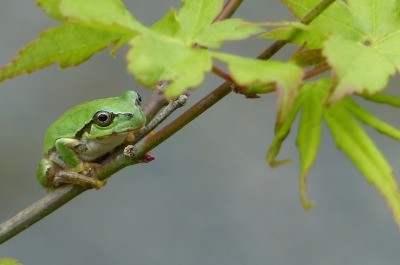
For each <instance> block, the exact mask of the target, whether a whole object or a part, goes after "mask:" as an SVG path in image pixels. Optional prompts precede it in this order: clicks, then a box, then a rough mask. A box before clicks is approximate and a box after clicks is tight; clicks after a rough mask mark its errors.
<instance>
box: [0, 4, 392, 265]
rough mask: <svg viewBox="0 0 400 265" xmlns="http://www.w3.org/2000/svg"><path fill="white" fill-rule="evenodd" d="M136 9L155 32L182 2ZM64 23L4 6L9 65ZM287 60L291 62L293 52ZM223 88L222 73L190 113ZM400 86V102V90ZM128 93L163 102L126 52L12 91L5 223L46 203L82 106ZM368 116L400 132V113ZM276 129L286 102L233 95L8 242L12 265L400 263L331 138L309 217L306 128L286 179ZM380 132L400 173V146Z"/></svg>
mask: <svg viewBox="0 0 400 265" xmlns="http://www.w3.org/2000/svg"><path fill="white" fill-rule="evenodd" d="M125 3H126V5H127V7H128V8H129V9H130V10H131V11H132V12H133V14H134V15H135V16H136V17H137V18H138V19H139V20H141V21H143V23H145V24H147V25H150V24H151V23H153V22H154V21H156V20H157V19H158V18H160V17H161V16H162V15H163V14H164V13H165V12H167V11H168V10H169V8H170V7H171V6H175V7H179V5H180V2H179V1H178V0H176V1H165V0H164V1H156V0H146V1H144V0H137V1H125ZM237 16H239V17H244V18H246V19H248V20H250V21H266V20H269V21H281V20H283V19H291V18H292V16H291V15H290V14H289V12H288V11H287V10H286V8H285V6H283V5H282V4H281V3H279V2H278V1H274V0H249V1H245V2H244V4H243V5H242V7H241V8H240V9H239V11H238V12H237ZM57 24H58V23H57V22H55V21H53V20H51V19H49V18H47V17H46V16H45V15H44V13H43V12H42V10H41V9H40V8H38V7H36V6H35V5H34V1H25V0H13V1H0V64H1V65H4V64H6V63H7V62H9V61H10V60H11V59H12V58H13V57H14V56H15V55H16V54H17V52H18V50H19V49H20V48H21V47H23V46H24V45H25V44H27V43H28V42H30V41H32V40H34V39H35V38H36V37H37V35H38V33H39V32H40V31H42V30H44V29H46V28H48V27H51V26H54V25H57ZM268 43H269V42H268V41H266V40H256V39H254V40H250V41H246V42H243V43H230V44H228V45H226V46H225V48H224V49H225V50H226V51H229V52H234V53H237V54H241V55H245V56H251V57H254V56H256V55H257V54H258V53H260V52H261V51H262V50H263V49H264V48H265V47H266V45H267V44H268ZM285 51H286V54H285V52H283V53H281V54H282V55H281V58H285V56H286V58H287V56H288V53H287V52H291V51H293V50H291V49H290V48H287V49H286V50H285ZM397 81H398V80H397ZM220 82H221V80H220V79H218V78H216V77H213V76H212V75H209V76H208V77H207V80H206V82H205V83H204V84H203V85H202V86H201V87H200V89H199V90H198V91H196V92H194V93H192V96H191V97H190V101H189V102H188V106H190V105H191V104H193V103H194V102H196V100H198V99H200V98H201V97H202V96H204V95H205V94H207V93H209V92H210V91H211V90H212V89H213V88H214V87H216V86H217V85H218V84H219V83H220ZM390 86H391V91H392V92H393V93H396V89H398V86H399V82H396V81H393V82H392V83H391V85H390ZM127 89H133V90H136V91H138V92H139V93H140V94H142V96H143V98H144V101H145V102H146V100H147V99H148V98H149V96H150V94H151V91H150V90H147V89H144V88H142V87H140V86H139V85H138V84H137V83H136V81H135V80H134V78H133V77H132V76H130V75H128V74H127V71H126V68H125V51H120V52H119V53H118V54H117V56H116V58H113V57H111V56H109V55H108V54H107V52H102V53H100V54H97V55H95V56H94V57H93V58H92V59H90V60H89V61H88V62H86V63H85V64H83V65H81V66H79V67H74V68H68V69H65V70H60V69H59V68H58V66H53V67H50V68H48V69H46V70H42V71H39V72H36V73H34V74H32V75H23V76H21V77H18V78H16V79H14V80H11V81H5V82H4V83H2V84H0V128H1V130H0V169H1V170H0V221H4V220H6V219H7V218H9V217H11V216H12V215H13V214H15V213H16V212H18V211H19V210H21V209H23V208H24V207H26V206H28V205H29V204H31V203H32V202H34V201H36V200H38V199H39V198H41V197H42V196H43V195H44V194H45V191H44V190H43V189H42V188H41V187H40V186H39V185H38V183H37V182H36V179H35V176H34V171H35V167H36V164H37V162H38V161H39V160H40V158H41V157H42V151H41V150H42V147H41V146H42V140H43V135H44V133H45V130H46V128H47V126H48V125H49V124H50V123H51V122H52V121H54V120H55V119H56V118H57V117H58V116H59V115H61V114H62V113H63V112H64V111H65V110H67V109H68V108H70V107H72V106H74V105H77V104H79V103H81V102H83V101H86V100H91V99H95V98H99V97H107V96H113V95H118V94H120V93H122V92H123V91H125V90H127ZM367 107H368V108H369V109H370V110H371V111H373V112H374V113H376V114H377V115H378V116H379V117H383V118H384V119H385V120H387V121H390V122H391V123H392V124H398V123H399V118H398V117H399V110H396V109H392V108H390V107H385V106H376V105H373V104H367ZM180 111H183V110H180ZM274 118H275V97H274V95H266V96H262V98H261V99H257V100H250V99H245V98H244V97H242V96H240V95H235V94H232V95H229V96H228V97H226V98H225V99H223V100H222V101H221V102H220V103H218V104H217V105H216V106H214V107H213V108H212V109H210V110H209V111H207V112H206V113H205V114H203V115H202V116H201V117H199V118H198V119H196V120H195V121H193V122H192V123H191V124H190V125H188V126H186V127H185V128H184V129H182V130H181V131H180V132H179V133H177V134H176V135H175V136H174V137H173V138H171V139H169V140H168V141H166V142H164V143H163V144H162V145H161V146H159V147H158V148H157V149H156V150H154V152H153V153H154V155H155V156H156V157H157V160H156V161H154V162H152V163H150V164H146V165H138V166H135V167H130V168H126V169H124V170H123V171H121V172H119V173H118V174H116V175H115V176H114V177H113V178H111V179H110V180H109V183H108V185H107V186H106V187H105V188H104V189H102V190H100V191H89V192H86V193H85V194H82V195H81V196H79V197H77V198H76V199H74V200H73V201H71V202H70V203H68V204H67V205H65V206H64V207H62V208H61V209H59V210H57V211H56V212H54V213H53V214H51V215H50V216H48V217H46V218H45V219H44V220H42V221H40V222H39V223H37V224H35V225H34V226H32V227H31V228H29V229H27V230H26V231H24V232H23V233H21V234H19V235H18V236H16V237H14V238H13V239H11V240H9V241H8V242H6V243H4V244H3V245H1V246H0V257H14V258H17V259H19V260H20V261H21V262H22V263H23V264H58V265H63V264H99V265H101V264H171V265H180V264H199V265H200V264H229V265H233V264H260V265H261V264H276V265H279V264H285V265H287V264H309V265H313V264H315V265H317V264H325V265H331V264H332V265H333V264H352V265H355V264H363V265H369V264H371V265H375V264H399V260H400V233H399V229H398V227H397V226H396V225H395V224H394V221H393V218H392V214H391V212H390V211H389V210H388V208H387V205H386V202H385V201H384V200H383V199H382V198H381V197H380V195H379V194H378V192H377V191H376V190H375V189H374V188H373V187H371V186H370V185H368V184H367V183H366V181H365V180H364V178H363V177H362V176H361V175H360V174H359V172H358V171H357V170H356V168H355V167H354V166H353V165H352V164H351V163H350V162H349V161H348V160H347V158H346V157H345V156H344V155H343V154H342V153H341V152H340V151H339V150H337V149H336V147H335V146H334V144H333V141H332V139H331V137H330V135H329V134H328V133H327V130H326V128H324V138H323V142H322V145H321V149H320V152H319V156H318V159H317V164H316V165H315V166H314V168H313V169H312V171H311V173H310V176H309V181H308V189H309V197H310V198H311V199H313V200H314V201H316V205H315V207H314V208H313V210H312V211H310V212H305V211H304V210H303V208H302V206H301V204H300V201H299V188H298V168H299V165H298V155H297V150H296V149H295V143H294V142H295V137H294V135H295V133H296V129H295V128H294V130H293V132H292V134H291V136H290V137H289V139H288V142H287V143H286V144H285V146H284V148H283V150H282V156H283V157H291V158H292V159H293V162H292V163H291V164H288V165H286V166H283V167H280V168H277V169H274V170H272V169H271V168H270V167H269V166H268V165H267V164H266V162H265V153H266V149H267V146H268V144H269V143H270V142H271V141H272V138H273V123H274ZM368 132H369V133H370V134H371V135H372V136H373V138H374V139H375V140H376V142H377V144H378V145H379V147H381V149H382V150H383V151H384V153H385V155H386V157H387V158H388V159H389V160H390V161H391V163H392V164H393V167H394V170H395V172H397V173H398V172H400V167H399V155H398V154H399V151H400V145H399V143H397V142H394V141H392V140H390V139H387V138H385V137H383V136H381V135H379V134H377V133H375V132H374V131H372V130H369V129H368ZM397 179H398V180H399V177H397Z"/></svg>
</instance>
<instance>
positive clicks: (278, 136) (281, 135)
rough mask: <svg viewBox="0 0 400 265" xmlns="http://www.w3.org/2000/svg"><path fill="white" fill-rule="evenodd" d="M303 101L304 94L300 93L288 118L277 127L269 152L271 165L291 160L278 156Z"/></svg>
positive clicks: (268, 158)
mask: <svg viewBox="0 0 400 265" xmlns="http://www.w3.org/2000/svg"><path fill="white" fill-rule="evenodd" d="M302 102H303V97H302V94H301V93H300V94H299V95H298V96H297V97H296V99H295V101H294V103H293V107H292V108H291V109H290V111H289V113H288V115H287V117H286V119H285V120H284V121H283V122H282V123H281V124H280V125H279V126H277V127H276V130H275V137H274V139H273V140H272V143H271V144H270V147H269V149H268V152H267V161H268V164H269V165H270V166H271V167H276V166H279V165H282V164H285V163H287V162H290V159H283V160H277V159H276V158H277V156H278V155H279V152H280V150H281V146H282V143H283V142H284V141H285V139H286V137H287V136H288V135H289V132H290V129H291V127H292V124H293V122H294V120H295V119H296V116H297V114H298V112H299V109H300V106H301V104H302Z"/></svg>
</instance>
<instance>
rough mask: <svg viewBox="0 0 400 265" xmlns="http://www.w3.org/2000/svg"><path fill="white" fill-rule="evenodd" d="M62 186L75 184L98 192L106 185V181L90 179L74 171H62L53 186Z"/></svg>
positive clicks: (58, 173) (56, 176)
mask: <svg viewBox="0 0 400 265" xmlns="http://www.w3.org/2000/svg"><path fill="white" fill-rule="evenodd" d="M61 184H74V185H78V186H82V187H86V188H95V189H96V190H98V189H100V188H101V187H103V186H104V185H105V184H106V181H102V180H99V179H97V178H93V177H88V176H85V175H82V174H79V173H77V172H74V171H67V170H60V171H58V172H57V173H56V175H55V177H54V180H53V185H54V186H56V187H57V186H59V185H61Z"/></svg>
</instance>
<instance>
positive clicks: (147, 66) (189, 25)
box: [127, 0, 262, 99]
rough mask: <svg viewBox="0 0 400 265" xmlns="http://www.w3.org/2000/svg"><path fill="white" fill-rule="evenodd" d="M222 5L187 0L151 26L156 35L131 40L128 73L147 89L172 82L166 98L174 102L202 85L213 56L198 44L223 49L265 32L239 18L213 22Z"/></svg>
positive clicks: (219, 0) (214, 0) (217, 0)
mask: <svg viewBox="0 0 400 265" xmlns="http://www.w3.org/2000/svg"><path fill="white" fill-rule="evenodd" d="M222 4H223V1H222V0H201V1H194V0H191V1H189V0H186V1H184V2H183V6H182V8H181V9H179V10H178V11H176V10H174V9H171V10H170V11H169V12H168V13H167V14H166V15H165V16H164V17H163V18H162V19H160V20H159V21H158V22H156V23H155V24H154V25H153V26H152V27H151V29H152V30H153V31H154V32H155V33H156V34H154V33H149V34H143V35H142V36H140V37H137V38H133V39H132V40H131V41H130V45H131V47H132V48H131V50H130V51H129V53H128V56H127V58H128V70H129V71H130V72H131V73H133V74H134V75H135V76H136V78H137V80H138V81H139V82H140V83H141V84H142V85H144V86H149V87H154V86H155V85H156V84H157V82H158V81H159V80H166V81H169V83H170V84H169V85H168V87H167V88H166V91H165V95H166V97H167V98H170V99H172V98H174V97H176V96H178V95H180V94H181V93H182V92H183V91H185V90H186V89H194V88H196V87H197V86H199V85H200V84H201V83H202V81H203V80H204V75H205V73H206V72H209V71H210V70H211V67H212V56H213V53H212V52H210V51H208V50H205V49H201V50H200V49H197V48H196V47H195V45H196V44H200V45H202V46H204V47H207V48H219V47H221V46H222V44H223V42H224V41H226V40H239V39H244V38H247V37H249V36H251V35H254V34H257V33H259V32H261V31H262V29H261V28H260V27H259V26H257V25H255V24H251V23H249V22H246V21H243V20H239V19H227V20H224V21H221V22H217V23H212V22H213V20H214V19H215V17H216V16H217V15H218V13H219V12H220V11H221V9H222Z"/></svg>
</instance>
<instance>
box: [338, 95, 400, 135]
mask: <svg viewBox="0 0 400 265" xmlns="http://www.w3.org/2000/svg"><path fill="white" fill-rule="evenodd" d="M343 104H344V105H345V106H346V108H347V109H348V110H349V111H350V112H351V113H352V114H353V115H354V116H355V117H357V119H358V120H359V121H361V122H363V123H365V124H366V125H368V126H370V127H372V128H374V129H375V130H377V131H378V132H380V133H382V134H385V135H386V136H389V137H391V138H393V139H395V140H400V130H398V129H396V128H395V127H393V126H392V125H390V124H388V123H386V122H384V121H382V120H380V119H378V118H377V117H375V116H374V115H372V114H371V113H369V112H368V111H367V110H366V109H364V108H362V107H361V106H360V105H358V104H357V102H355V101H354V100H352V99H351V98H344V99H343Z"/></svg>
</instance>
